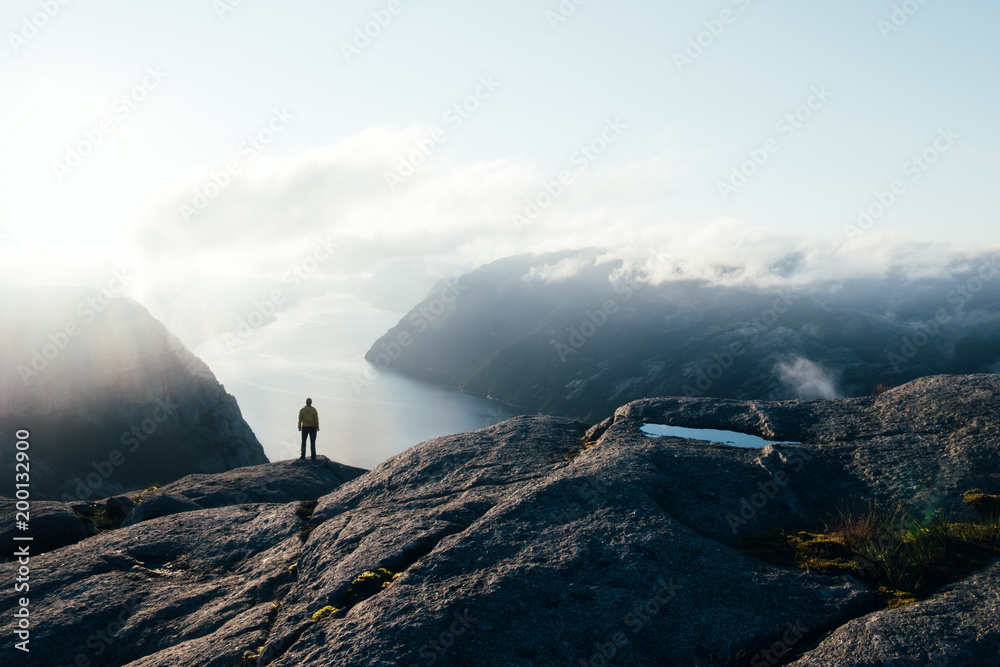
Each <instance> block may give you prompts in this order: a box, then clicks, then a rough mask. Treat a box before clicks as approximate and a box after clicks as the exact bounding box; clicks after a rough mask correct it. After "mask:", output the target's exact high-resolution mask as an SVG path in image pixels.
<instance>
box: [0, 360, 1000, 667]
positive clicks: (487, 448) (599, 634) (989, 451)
mask: <svg viewBox="0 0 1000 667" xmlns="http://www.w3.org/2000/svg"><path fill="white" fill-rule="evenodd" d="M998 396H1000V381H998V378H997V377H996V376H963V377H941V378H929V379H926V380H921V381H918V382H915V383H912V384H910V385H906V386H904V387H901V388H898V389H896V390H893V391H891V392H889V393H887V394H883V395H882V396H879V397H877V398H865V399H851V400H839V401H822V402H779V403H761V402H739V401H713V400H710V399H653V400H644V401H638V402H636V403H632V404H630V405H627V406H624V407H623V408H621V409H620V410H618V412H617V413H616V415H615V418H614V420H613V421H612V422H610V423H606V424H603V425H601V427H600V428H596V429H591V430H590V431H589V432H588V430H587V428H586V427H585V426H583V425H581V424H577V423H575V422H573V421H570V420H566V419H561V418H554V417H518V418H515V419H511V420H508V421H505V422H503V423H501V424H498V425H496V426H492V427H490V428H487V429H483V430H481V431H476V432H473V433H466V434H460V435H455V436H448V437H444V438H438V439H435V440H432V441H429V442H426V443H423V444H421V445H418V446H416V447H413V448H411V449H410V450H408V451H406V452H404V453H402V454H400V455H398V456H395V457H393V458H391V459H389V460H388V461H385V462H384V463H382V464H381V465H379V466H378V467H376V468H375V469H374V470H372V471H371V472H369V473H367V474H364V475H361V476H358V477H355V478H353V479H351V480H349V481H346V482H344V483H343V484H340V485H339V486H337V487H336V488H335V489H333V490H332V491H331V492H328V493H326V495H323V496H322V497H321V498H320V499H319V503H318V505H317V506H316V507H315V509H314V510H312V508H311V506H309V507H306V506H304V505H303V503H302V502H301V501H299V500H293V501H292V502H287V501H283V504H275V503H255V502H253V499H250V498H248V499H247V501H246V502H239V503H236V504H228V503H230V502H231V501H232V500H233V496H232V490H233V488H235V487H232V486H230V484H231V483H232V481H233V480H234V479H242V480H244V482H241V483H243V484H244V485H245V488H246V489H248V490H253V489H257V490H256V491H253V493H261V494H265V493H283V494H287V493H291V491H289V490H288V489H284V490H281V489H277V490H276V489H273V488H271V487H269V486H268V485H267V484H266V483H264V482H263V480H265V479H266V477H258V476H256V475H259V472H258V473H255V472H253V471H244V472H242V473H240V472H238V471H236V472H230V473H224V475H226V476H227V477H224V478H222V479H217V480H215V481H218V484H216V485H213V484H212V483H211V482H212V481H213V480H212V479H210V478H203V479H196V480H191V481H190V482H186V483H185V484H183V485H179V486H177V487H175V488H174V490H173V491H172V492H169V490H168V491H167V492H163V493H161V494H159V495H158V496H157V497H161V498H165V499H170V498H173V499H175V500H176V499H178V498H180V499H183V500H184V501H186V502H191V503H194V502H195V501H194V500H192V498H194V497H198V498H199V499H200V501H201V502H206V503H207V502H215V501H218V502H224V503H227V506H224V507H217V508H213V509H197V510H195V509H193V508H192V511H188V512H184V513H181V514H175V515H171V516H163V517H160V518H156V519H152V520H147V521H143V522H141V523H136V524H134V525H131V526H127V527H124V528H122V529H120V530H117V531H114V532H112V533H107V534H103V535H99V536H97V537H94V538H92V539H88V540H86V541H84V542H82V543H80V544H76V545H72V546H68V547H64V548H62V549H58V550H57V551H54V552H51V553H48V554H42V555H39V556H37V557H33V558H32V559H31V563H32V588H31V607H32V614H33V616H32V618H33V623H34V624H35V625H34V628H35V630H34V632H35V634H34V635H33V639H32V641H33V644H32V647H33V654H32V656H31V660H32V661H34V660H36V659H40V660H41V661H42V662H39V663H37V664H60V665H61V664H72V663H73V661H74V659H75V658H76V656H77V655H78V654H83V655H84V659H85V660H91V661H92V664H109V665H142V666H143V667H153V666H156V665H177V664H198V665H202V664H205V665H236V664H240V663H241V662H242V663H243V664H246V665H274V666H275V667H291V666H293V665H295V666H298V665H324V666H327V665H333V666H339V665H343V666H347V665H351V666H355V665H379V666H389V665H394V666H399V665H402V666H411V665H428V666H430V665H462V666H465V665H476V666H477V667H479V666H483V667H493V666H501V665H503V666H505V667H506V666H507V665H517V666H519V667H520V666H524V667H542V666H545V667H548V666H553V667H554V666H556V665H574V666H579V665H595V666H596V665H602V664H606V665H612V664H618V665H630V666H632V665H634V666H637V667H652V666H653V665H656V666H661V665H676V666H682V667H683V666H696V665H697V666H703V665H704V666H708V665H722V666H730V665H732V666H735V665H747V664H749V665H751V666H752V667H758V666H759V665H763V664H766V665H779V664H789V663H791V662H792V661H794V660H798V661H799V663H798V664H800V665H802V666H803V667H807V666H808V667H813V666H821V665H822V666H825V665H873V666H874V665H917V664H943V663H941V660H945V659H946V660H948V661H949V663H948V664H951V665H993V664H996V663H995V658H996V655H997V641H998V634H997V628H998V627H1000V604H998V599H997V597H996V592H995V591H996V588H997V586H996V584H997V581H996V578H997V575H998V573H1000V570H998V567H1000V564H997V563H996V562H994V563H993V564H992V565H990V566H989V567H987V568H985V569H982V570H980V571H979V572H976V573H974V574H972V575H971V576H969V577H967V578H966V579H964V580H961V581H958V582H956V583H954V584H952V585H951V586H949V587H946V588H944V589H941V590H939V591H937V592H936V593H935V594H933V595H932V596H931V597H930V598H928V599H927V600H925V601H923V602H919V603H916V604H913V605H910V606H907V607H903V608H900V609H896V610H891V611H887V610H883V611H878V610H877V607H876V605H875V601H874V596H873V595H872V593H871V592H870V591H869V590H868V589H867V587H866V586H865V585H863V584H862V583H860V582H858V581H856V580H854V579H852V578H851V577H848V576H840V577H827V576H820V575H816V574H810V573H807V572H803V571H800V570H793V569H788V568H782V567H776V566H772V565H769V564H767V563H764V562H761V561H759V560H756V559H754V558H751V557H749V556H746V555H744V554H742V553H741V552H740V551H738V550H737V549H736V545H737V543H738V541H739V538H740V536H741V534H742V533H743V532H744V531H750V530H756V529H760V528H766V527H775V526H782V527H791V528H795V527H802V528H813V527H818V526H819V525H821V524H822V522H823V521H824V520H825V519H827V518H828V517H829V513H830V512H831V511H832V510H833V509H834V508H835V507H836V506H837V505H839V504H840V503H841V502H851V501H852V499H857V500H858V501H859V502H860V501H862V500H874V501H876V502H880V503H890V504H897V503H900V504H903V505H905V506H908V507H911V508H913V509H914V510H923V511H930V512H933V511H935V510H940V511H948V510H949V509H950V508H954V509H955V510H956V511H958V509H959V508H960V507H961V494H962V492H963V491H965V490H967V489H968V488H973V487H979V488H982V489H984V490H985V491H987V492H996V491H997V486H998V484H1000V470H998V461H1000V433H998V429H997V426H996V424H995V423H994V421H993V419H994V415H996V414H997V407H998V400H997V397H998ZM647 422H657V423H664V422H669V423H673V424H675V425H681V426H711V427H713V428H730V429H734V430H740V431H744V432H750V433H754V434H757V435H762V436H765V437H768V438H781V439H789V440H796V441H798V442H800V443H801V444H783V445H777V444H775V445H770V446H767V447H765V448H763V449H757V450H751V449H735V448H732V447H727V446H723V445H718V444H711V443H706V442H698V441H692V440H685V439H680V438H670V437H667V438H650V437H648V436H646V435H644V434H643V433H642V432H641V430H640V429H641V426H642V424H643V423H647ZM595 438H596V439H597V442H596V444H595V445H593V446H591V447H589V448H586V449H585V442H587V441H591V442H592V441H593V440H594V439H595ZM272 465H283V464H272ZM286 468H287V469H286V470H283V472H282V474H281V475H277V476H276V477H278V478H280V479H282V480H286V481H293V480H294V479H296V478H297V477H298V476H301V478H302V479H303V480H310V479H313V478H312V477H311V476H312V475H315V474H326V473H318V469H317V468H310V465H308V464H307V465H302V464H296V463H290V464H287V465H286ZM310 471H311V472H310ZM285 473H287V477H286V476H285ZM247 475H249V477H247ZM224 480H225V481H224ZM254 480H256V481H254ZM284 483H285V482H282V484H284ZM306 483H307V481H304V482H303V484H306ZM308 483H312V482H308ZM182 489H184V493H187V494H191V495H189V496H188V495H183V494H182V493H181V490H182ZM161 491H162V490H161ZM172 493H173V494H175V495H172ZM197 494H201V495H197ZM755 494H761V495H759V496H755ZM247 495H248V496H249V495H250V492H249V491H248V493H247ZM210 499H216V500H210ZM744 500H746V501H747V502H749V503H751V507H753V509H755V510H756V513H755V514H753V515H752V516H749V515H748V516H747V518H745V519H743V521H744V522H745V523H743V524H740V523H735V524H734V522H733V521H732V519H731V516H737V517H739V516H741V515H740V511H741V507H742V506H743V501H744ZM145 502H146V500H143V501H142V502H141V503H140V504H139V507H142V505H143V504H145ZM164 502H167V501H166V500H165V501H164ZM304 507H306V511H304ZM309 511H312V515H311V516H310V514H309ZM379 568H384V569H385V570H386V572H383V573H382V574H381V575H380V576H381V579H378V580H377V582H376V585H375V586H374V587H373V588H372V589H371V590H370V591H369V593H370V595H359V594H358V592H357V591H358V588H357V587H358V585H359V584H356V583H353V582H356V581H357V580H358V578H359V576H360V575H362V574H363V573H365V572H376V571H378V570H379ZM15 569H16V564H3V565H0V578H3V579H4V580H13V579H14V576H15V574H14V573H15ZM391 573H399V577H398V578H395V579H391V578H390V577H391ZM382 581H384V582H385V583H386V584H389V585H388V586H386V587H380V586H381V582H382ZM16 606H17V599H16V596H15V594H14V593H13V592H12V591H11V589H10V588H9V587H8V588H3V589H0V607H2V608H4V609H13V608H16ZM328 607H329V608H331V609H327V611H328V612H329V611H332V610H336V611H332V613H329V614H327V615H326V616H325V617H324V618H320V617H319V616H315V615H316V614H317V612H320V611H321V610H324V609H326V608H328ZM314 618H315V619H317V620H316V621H315V622H314ZM13 621H14V619H13V617H12V616H11V615H10V614H8V615H6V616H5V617H4V619H3V620H2V621H0V633H2V634H3V635H4V636H13V631H14V623H13ZM119 626H120V627H119ZM112 630H113V632H112ZM101 631H103V632H104V633H105V635H106V636H107V639H108V641H105V640H104V639H101V638H100V636H98V635H96V634H95V633H97V632H101ZM36 642H37V643H36ZM88 642H89V644H88ZM36 646H37V651H38V652H37V653H35V652H34V651H35V650H36V648H35V647H36ZM98 649H101V650H102V654H101V655H96V653H97V650H98ZM244 656H246V658H245V659H244ZM991 656H992V657H991ZM19 657H20V656H14V657H13V658H12V660H17V659H18V658H19ZM991 659H992V660H993V662H989V660H991ZM935 660H936V661H938V662H937V663H935V662H934V661H935ZM920 661H924V662H920ZM984 661H985V662H984ZM12 664H13V663H12ZM16 664H29V663H16ZM31 664H36V663H31Z"/></svg>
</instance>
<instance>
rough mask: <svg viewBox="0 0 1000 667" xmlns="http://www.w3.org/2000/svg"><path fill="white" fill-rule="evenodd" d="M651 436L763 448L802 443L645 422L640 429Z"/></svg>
mask: <svg viewBox="0 0 1000 667" xmlns="http://www.w3.org/2000/svg"><path fill="white" fill-rule="evenodd" d="M640 430H641V431H642V432H643V433H645V434H646V435H648V436H649V437H651V438H662V437H663V436H665V435H672V436H675V437H678V438H690V439H691V440H704V441H705V442H715V443H718V444H721V445H729V446H730V447H745V448H747V449H762V448H764V447H767V446H768V445H801V444H802V443H801V442H788V441H785V442H774V441H772V440H765V439H764V438H760V437H757V436H756V435H748V434H746V433H737V432H736V431H721V430H718V429H712V428H686V427H684V426H668V425H667V424H643V425H642V428H641V429H640Z"/></svg>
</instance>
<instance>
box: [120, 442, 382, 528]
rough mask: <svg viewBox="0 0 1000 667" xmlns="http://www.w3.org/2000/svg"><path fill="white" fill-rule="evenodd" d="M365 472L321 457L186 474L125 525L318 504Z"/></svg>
mask: <svg viewBox="0 0 1000 667" xmlns="http://www.w3.org/2000/svg"><path fill="white" fill-rule="evenodd" d="M365 472H367V471H366V470H364V469H362V468H355V467H353V466H347V465H344V464H342V463H337V462H335V461H331V460H330V459H328V458H326V457H325V456H319V457H318V458H317V459H316V461H303V460H299V459H293V460H291V461H276V462H274V463H265V464H262V465H257V466H247V467H245V468H236V469H234V470H229V471H227V472H223V473H217V474H214V475H187V476H186V477H182V478H181V479H179V480H177V481H176V482H172V483H170V484H167V485H165V486H161V487H159V488H157V489H153V490H151V491H147V492H144V493H143V494H141V500H140V502H139V503H138V504H137V505H136V506H135V509H134V510H132V512H131V514H129V516H128V518H127V519H125V523H124V525H126V526H130V525H132V524H136V523H139V522H140V521H146V520H147V519H155V518H157V517H161V516H166V515H168V514H176V513H178V512H189V511H191V510H198V509H207V508H210V507H226V506H229V505H240V504H245V503H288V502H292V501H295V500H299V501H306V500H316V499H317V498H319V497H320V496H324V495H326V494H328V493H330V492H331V491H333V490H334V489H335V488H337V487H338V486H340V485H341V484H343V483H344V482H347V481H350V480H352V479H354V478H355V477H358V476H359V475H362V474H364V473H365Z"/></svg>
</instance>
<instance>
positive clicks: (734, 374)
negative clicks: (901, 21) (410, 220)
mask: <svg viewBox="0 0 1000 667" xmlns="http://www.w3.org/2000/svg"><path fill="white" fill-rule="evenodd" d="M598 256H599V253H597V252H595V251H567V252H561V253H553V254H548V255H537V256H536V255H524V256H518V257H511V258H507V259H503V260H499V261H496V262H493V263H491V264H488V265H486V266H483V267H481V268H479V269H477V270H476V271H473V272H472V273H470V274H467V275H464V276H462V277H460V278H458V279H456V280H454V281H452V282H451V283H443V284H441V285H439V286H438V287H437V288H436V289H435V290H434V291H433V292H432V293H431V294H430V295H429V296H428V297H427V298H426V299H425V300H424V301H422V302H421V303H420V304H418V305H417V306H416V307H415V308H414V309H413V310H412V311H411V312H410V313H409V314H407V315H406V316H405V317H403V319H402V320H400V322H399V324H398V325H397V326H395V327H393V328H392V329H391V330H390V331H389V332H387V333H386V334H385V335H384V336H383V337H382V338H380V339H379V340H378V341H376V342H375V344H374V345H373V346H372V347H371V349H370V350H369V351H368V353H367V355H366V359H367V360H368V361H369V362H371V363H372V364H375V365H376V367H378V368H379V369H380V370H388V371H399V372H404V373H407V374H411V375H416V376H426V375H433V376H436V377H444V378H448V379H450V380H452V381H454V382H456V383H457V384H458V385H459V386H460V387H461V388H462V389H463V390H465V391H467V392H469V393H472V394H477V395H481V396H488V397H490V398H494V399H496V400H499V401H503V402H505V403H508V404H511V405H514V406H517V407H519V408H522V409H527V410H531V411H537V412H542V413H549V414H558V415H564V416H569V417H574V418H578V419H582V420H584V421H588V422H593V421H599V420H600V419H603V418H604V417H606V416H607V415H609V414H611V412H612V411H613V410H614V409H615V408H616V407H618V406H619V405H621V404H623V403H625V402H629V401H632V400H636V399H639V398H644V397H651V396H711V397H720V398H739V399H773V400H777V399H789V398H799V399H813V398H833V397H839V396H861V395H867V394H870V393H872V392H873V391H875V390H876V388H878V387H879V386H880V385H885V386H895V385H900V384H903V383H905V382H908V381H910V380H913V379H915V378H918V377H923V376H927V375H933V374H940V373H980V372H993V371H996V370H997V369H998V368H1000V336H998V332H1000V280H996V279H995V278H996V277H1000V262H998V261H997V259H998V258H995V257H994V258H989V257H983V258H979V259H973V260H968V261H966V262H964V263H962V264H961V265H953V266H950V267H948V269H947V270H946V271H942V272H941V275H939V276H937V277H925V278H912V277H907V276H904V275H901V274H900V275H888V276H884V277H879V278H867V279H860V278H859V279H853V280H842V281H829V282H822V283H813V284H809V285H797V286H793V285H791V284H789V285H786V286H776V287H773V288H768V287H757V286H725V285H716V284H711V283H708V282H706V281H699V280H682V279H677V280H670V281H667V282H662V283H660V284H651V281H650V279H649V275H650V273H649V272H648V271H647V270H644V269H643V268H639V269H629V270H626V269H625V267H623V265H622V263H621V262H619V261H612V262H606V263H597V260H596V258H597V257H598Z"/></svg>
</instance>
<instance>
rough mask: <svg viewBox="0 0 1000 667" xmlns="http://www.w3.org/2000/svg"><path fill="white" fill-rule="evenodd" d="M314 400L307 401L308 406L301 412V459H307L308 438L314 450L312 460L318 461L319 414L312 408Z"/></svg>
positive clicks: (308, 399)
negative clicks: (317, 435)
mask: <svg viewBox="0 0 1000 667" xmlns="http://www.w3.org/2000/svg"><path fill="white" fill-rule="evenodd" d="M312 404H313V400H312V399H311V398H307V399H306V405H305V407H304V408H302V409H301V410H299V430H300V431H302V455H301V456H299V458H300V459H303V460H304V459H305V458H306V437H307V436H308V437H309V441H310V445H311V448H312V460H313V461H315V460H316V434H317V433H318V432H319V413H318V412H316V408H314V407H313V406H312Z"/></svg>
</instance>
